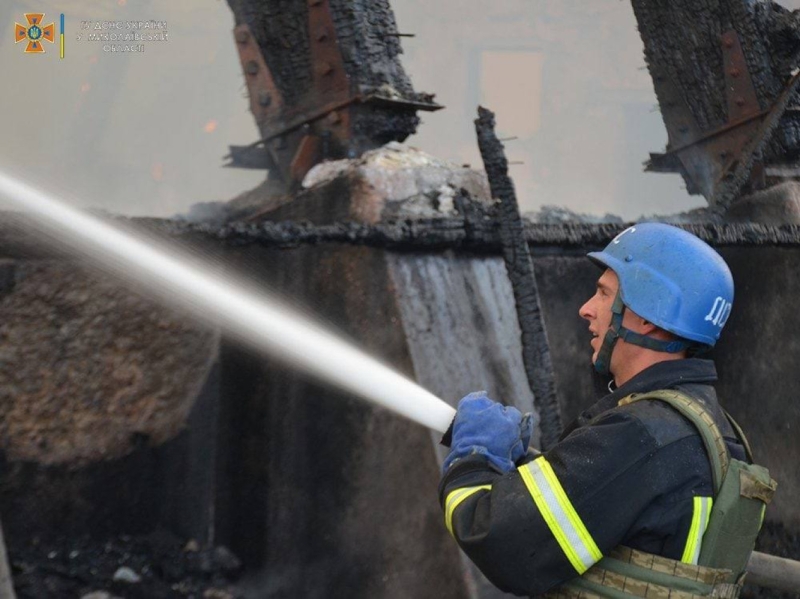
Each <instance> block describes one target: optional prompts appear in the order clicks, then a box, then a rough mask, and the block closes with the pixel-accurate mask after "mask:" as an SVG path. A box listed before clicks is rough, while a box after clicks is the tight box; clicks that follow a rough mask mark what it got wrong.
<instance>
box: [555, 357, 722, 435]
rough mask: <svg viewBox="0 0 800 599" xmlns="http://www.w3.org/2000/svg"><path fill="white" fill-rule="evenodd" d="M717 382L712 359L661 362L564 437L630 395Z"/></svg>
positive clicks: (586, 415) (617, 391)
mask: <svg viewBox="0 0 800 599" xmlns="http://www.w3.org/2000/svg"><path fill="white" fill-rule="evenodd" d="M716 380H717V368H716V366H714V362H712V361H711V360H702V359H700V358H687V359H685V360H668V361H665V362H658V363H657V364H653V365H652V366H650V367H649V368H646V369H644V370H643V371H642V372H640V373H639V374H637V375H636V376H635V377H633V378H632V379H631V380H629V381H628V382H627V383H625V384H624V385H622V387H619V388H618V389H615V390H614V391H612V392H611V393H609V394H608V395H606V396H605V397H603V398H602V399H601V400H600V401H598V402H597V403H595V404H594V405H593V406H591V407H590V408H587V409H586V410H584V411H583V412H581V414H580V416H578V418H577V419H576V420H575V421H574V422H573V423H572V424H570V425H569V426H567V427H566V428H565V429H564V433H563V434H562V438H563V437H564V436H566V435H567V434H569V433H570V432H572V431H573V430H575V429H576V428H579V427H581V426H584V425H585V424H586V423H588V422H589V421H590V420H592V419H594V418H596V417H597V416H598V415H600V414H602V413H603V412H605V411H607V410H610V409H612V408H614V407H616V406H617V403H618V402H619V400H620V399H622V398H623V397H626V396H628V395H630V394H631V393H644V392H645V391H654V390H656V389H674V388H675V387H677V386H679V385H685V384H689V383H701V384H712V383H714V382H716Z"/></svg>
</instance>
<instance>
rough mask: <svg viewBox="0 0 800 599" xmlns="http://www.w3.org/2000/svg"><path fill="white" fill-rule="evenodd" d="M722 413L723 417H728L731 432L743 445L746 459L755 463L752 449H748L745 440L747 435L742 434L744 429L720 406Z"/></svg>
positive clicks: (748, 445) (748, 446)
mask: <svg viewBox="0 0 800 599" xmlns="http://www.w3.org/2000/svg"><path fill="white" fill-rule="evenodd" d="M722 413H723V414H725V418H727V419H728V423H730V425H731V428H732V429H733V432H734V433H735V434H736V437H737V438H738V439H739V441H740V442H741V444H742V447H744V454H745V455H746V456H747V460H748V461H749V462H750V463H751V464H755V463H756V461H755V459H754V458H753V450H752V449H750V443H749V442H748V441H747V437H745V436H744V431H743V430H742V427H741V426H739V423H738V422H736V421H735V420H734V419H733V416H731V415H730V414H728V410H726V409H725V408H722Z"/></svg>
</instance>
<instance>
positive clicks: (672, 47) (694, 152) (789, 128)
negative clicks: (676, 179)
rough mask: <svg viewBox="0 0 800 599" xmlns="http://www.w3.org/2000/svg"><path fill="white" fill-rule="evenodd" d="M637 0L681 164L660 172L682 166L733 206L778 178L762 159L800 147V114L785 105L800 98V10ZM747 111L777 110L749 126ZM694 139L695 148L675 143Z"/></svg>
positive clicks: (665, 165)
mask: <svg viewBox="0 0 800 599" xmlns="http://www.w3.org/2000/svg"><path fill="white" fill-rule="evenodd" d="M631 4H632V5H633V11H634V14H635V16H636V20H637V24H638V29H639V32H640V34H641V37H642V41H643V42H644V49H645V59H646V62H647V66H648V68H649V70H650V75H651V76H652V78H653V83H654V87H655V91H656V95H657V97H658V101H659V105H660V107H661V114H662V117H663V119H664V124H665V125H666V128H667V132H668V136H669V143H668V146H667V151H668V154H670V153H672V152H676V151H677V154H678V155H677V156H674V155H671V154H670V156H669V157H670V158H678V159H679V161H680V163H682V164H678V163H677V162H676V161H672V165H671V166H670V164H669V162H670V161H661V164H660V165H658V164H654V165H653V167H654V170H664V169H667V170H669V171H678V172H680V173H681V174H682V175H683V177H684V180H685V181H686V187H687V190H688V191H689V193H702V194H703V195H704V196H705V197H706V199H707V200H708V201H709V203H710V204H711V205H712V206H713V207H714V208H715V209H716V210H717V211H718V212H724V211H725V209H726V208H727V207H728V206H729V205H730V204H731V203H732V201H734V200H735V199H736V198H737V197H738V195H740V194H742V193H744V194H747V193H751V192H752V191H755V190H757V189H759V188H761V187H762V186H763V185H765V184H769V183H767V182H765V181H763V179H762V178H761V177H760V175H759V173H760V172H761V169H760V168H754V167H755V165H756V163H759V164H760V163H763V164H766V165H770V164H784V163H792V162H794V161H795V160H796V159H797V156H798V151H800V115H798V114H796V113H795V112H794V111H790V110H786V107H787V106H790V105H793V104H796V103H797V101H798V99H800V96H799V95H798V93H797V92H796V91H795V90H793V89H792V84H791V83H787V82H790V78H791V76H792V73H793V70H794V69H795V67H796V66H797V65H798V50H800V18H798V13H797V11H795V12H791V13H790V12H789V11H787V10H786V9H785V8H783V7H781V6H780V5H779V4H777V3H776V2H772V1H769V0H765V1H762V2H751V1H750V0H709V1H708V2H703V3H701V4H700V5H699V6H698V4H697V3H694V2H690V1H688V0H675V1H673V2H661V1H659V0H631ZM747 115H751V116H752V115H758V116H759V118H761V117H762V116H763V115H769V116H768V117H767V118H766V119H765V120H764V122H763V123H762V124H761V125H759V126H757V127H756V126H755V123H751V124H750V125H746V126H742V124H743V119H742V117H744V116H747ZM722 131H724V133H719V132H722ZM718 134H719V135H718ZM710 135H714V136H715V137H716V139H714V140H709V139H708V137H709V136H710ZM700 142H702V143H700ZM687 145H694V146H695V147H692V148H689V149H688V150H686V151H678V150H676V149H677V148H681V147H685V146H687ZM753 173H754V174H753Z"/></svg>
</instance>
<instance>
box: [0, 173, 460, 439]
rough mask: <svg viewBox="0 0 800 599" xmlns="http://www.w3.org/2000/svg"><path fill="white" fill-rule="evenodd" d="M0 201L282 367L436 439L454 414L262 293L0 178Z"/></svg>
mask: <svg viewBox="0 0 800 599" xmlns="http://www.w3.org/2000/svg"><path fill="white" fill-rule="evenodd" d="M0 197H3V198H5V199H7V200H9V201H10V202H11V203H12V204H13V205H15V206H16V207H18V208H19V209H22V210H23V211H24V212H27V213H30V214H31V215H33V216H34V219H33V220H32V222H31V225H32V226H33V227H34V228H36V229H37V230H39V232H40V233H41V234H43V235H45V236H47V237H48V238H52V239H53V240H54V241H56V242H57V243H58V244H59V245H62V246H66V247H68V248H70V249H71V250H73V251H75V252H77V253H79V254H80V255H82V256H84V257H86V258H87V259H89V260H90V261H91V262H93V263H95V264H96V265H97V266H100V267H102V268H103V269H105V270H109V271H111V272H113V273H114V274H116V275H118V276H119V277H120V278H121V279H123V280H126V281H127V282H129V283H135V285H136V289H140V288H143V289H146V290H147V291H149V292H150V294H152V295H155V296H157V297H160V298H161V299H162V300H164V301H166V302H168V303H170V304H172V305H175V306H178V307H180V308H182V309H188V310H190V311H192V312H193V313H194V314H195V316H197V317H199V318H200V319H201V320H203V321H208V320H209V319H211V320H213V322H214V324H216V325H217V326H219V327H220V328H221V329H222V330H223V331H224V332H226V333H228V334H230V335H233V336H235V337H237V338H239V339H241V340H243V341H245V342H247V343H249V344H250V345H252V346H254V347H255V348H256V349H259V350H261V351H263V352H265V353H267V354H269V355H270V356H272V357H274V358H276V359H278V360H281V361H283V362H285V363H286V364H289V365H293V366H296V367H298V368H300V369H302V370H304V371H306V372H308V373H310V374H312V375H314V376H316V377H318V378H319V379H321V380H323V381H327V382H329V383H331V384H334V385H336V386H337V387H339V388H341V389H343V390H344V391H347V392H350V393H353V394H355V395H357V396H359V397H361V398H363V399H366V400H368V401H370V402H372V403H374V404H377V405H379V406H382V407H384V408H387V409H389V410H391V411H393V412H395V413H397V414H399V415H401V416H404V417H405V418H408V419H410V420H412V421H414V422H417V423H419V424H422V425H423V426H426V427H428V428H430V429H432V430H434V431H438V432H442V433H443V432H444V431H445V430H446V429H447V427H448V426H449V425H450V422H451V421H452V420H453V417H454V415H455V410H454V409H453V408H452V407H450V406H449V405H448V404H446V403H445V402H444V401H442V400H441V399H439V398H438V397H436V396H435V395H433V394H432V393H430V392H429V391H426V390H425V389H423V388H422V387H420V386H419V385H417V384H416V383H414V382H413V381H411V380H409V379H407V378H406V377H404V376H402V375H400V374H399V373H397V372H395V371H394V370H392V369H391V368H390V367H388V366H387V365H385V364H382V363H381V362H379V361H378V360H376V359H375V358H373V357H372V356H369V355H368V354H366V353H364V352H363V351H362V350H360V349H358V348H356V347H354V346H352V345H350V344H349V343H347V342H345V341H343V340H342V339H340V338H339V337H337V336H336V335H335V334H333V333H331V332H330V331H327V330H325V329H324V328H322V327H320V326H319V325H316V324H313V323H311V322H310V321H309V320H307V319H305V318H303V317H301V316H300V315H299V314H297V313H295V312H293V311H291V310H289V309H287V308H286V307H285V306H283V305H281V303H280V302H279V301H277V300H276V299H275V298H272V297H269V296H268V295H267V294H265V293H264V292H263V291H262V290H259V291H258V292H254V291H252V290H250V289H248V287H247V285H245V284H243V283H239V282H236V281H233V280H231V279H229V278H223V277H221V276H212V275H210V274H208V272H206V271H207V270H208V268H206V269H205V271H204V268H203V264H202V263H200V262H198V261H197V260H196V259H193V258H192V257H190V256H189V255H188V254H187V253H186V252H185V251H183V250H181V249H179V248H177V247H171V246H169V245H168V244H165V243H163V242H157V241H155V240H149V239H148V240H147V241H145V236H144V235H140V234H137V233H134V232H132V231H124V230H122V228H121V227H117V226H113V225H111V224H108V223H106V222H103V221H101V220H100V219H98V218H95V217H93V216H90V215H88V214H85V213H83V212H81V211H79V210H77V209H75V208H72V207H71V206H69V205H67V204H65V203H63V202H61V201H59V200H57V199H56V198H54V197H53V196H51V195H49V194H47V193H45V192H44V191H41V190H39V189H35V188H34V187H31V186H30V185H28V184H26V183H23V182H22V181H20V180H18V179H16V178H14V177H11V176H9V175H6V174H4V173H1V172H0Z"/></svg>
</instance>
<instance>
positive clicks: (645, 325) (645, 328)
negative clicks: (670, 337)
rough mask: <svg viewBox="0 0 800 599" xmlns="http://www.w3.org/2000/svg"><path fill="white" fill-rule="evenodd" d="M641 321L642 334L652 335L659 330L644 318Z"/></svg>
mask: <svg viewBox="0 0 800 599" xmlns="http://www.w3.org/2000/svg"><path fill="white" fill-rule="evenodd" d="M640 318H641V317H640ZM641 321H642V331H641V332H642V334H643V335H650V334H652V333H653V332H655V331H658V330H659V328H658V327H657V326H656V325H654V324H653V323H652V322H650V321H649V320H645V319H644V318H642V319H641Z"/></svg>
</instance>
